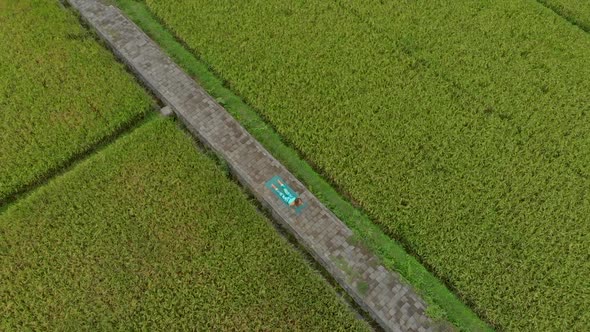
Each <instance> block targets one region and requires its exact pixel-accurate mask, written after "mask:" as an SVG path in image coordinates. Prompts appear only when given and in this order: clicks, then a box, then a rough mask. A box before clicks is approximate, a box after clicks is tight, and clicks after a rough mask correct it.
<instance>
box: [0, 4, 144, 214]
mask: <svg viewBox="0 0 590 332" xmlns="http://www.w3.org/2000/svg"><path fill="white" fill-rule="evenodd" d="M0 64H1V65H0V142H2V144H0V204H1V203H2V202H5V201H7V200H8V199H9V198H10V197H12V196H14V195H15V194H16V193H19V192H22V191H25V190H26V189H27V188H29V187H31V186H32V185H34V184H35V183H39V182H41V181H42V180H43V179H44V178H46V177H48V176H50V175H51V174H52V173H55V172H57V171H58V170H59V169H60V168H61V167H62V166H64V165H66V164H67V163H68V161H70V160H72V159H74V158H76V157H77V156H80V155H83V154H84V153H85V152H86V151H87V150H88V149H89V148H91V147H92V146H94V145H96V144H97V143H99V142H101V141H103V140H105V139H106V138H107V137H109V136H111V135H113V134H114V133H116V132H117V131H121V130H123V129H124V128H126V127H128V126H129V125H130V124H132V123H134V122H137V120H138V119H140V118H142V117H143V116H144V115H145V113H146V112H147V111H149V110H151V108H152V105H153V104H154V102H153V101H152V100H151V98H150V97H149V95H148V94H147V93H146V92H145V91H144V90H143V89H142V88H141V87H140V86H139V85H138V84H137V83H136V82H135V81H134V79H133V77H132V76H131V75H130V74H128V73H127V72H126V71H125V69H124V67H123V66H122V65H121V64H119V63H118V62H117V61H116V60H115V58H114V57H113V55H112V54H111V53H110V52H109V51H108V50H107V49H105V48H104V47H103V46H102V45H100V44H99V43H98V42H97V41H96V40H95V39H94V37H93V35H92V34H91V33H90V32H89V31H87V30H86V29H84V28H83V27H82V26H81V25H80V23H79V22H78V19H77V18H76V16H75V15H74V14H73V13H72V12H70V11H67V10H64V9H63V8H61V7H60V6H59V4H58V1H53V0H34V1H33V0H25V1H11V0H0Z"/></svg>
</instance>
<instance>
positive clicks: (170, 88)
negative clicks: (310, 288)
mask: <svg viewBox="0 0 590 332" xmlns="http://www.w3.org/2000/svg"><path fill="white" fill-rule="evenodd" d="M67 1H68V2H69V3H70V5H72V6H73V7H74V8H76V9H77V10H78V11H79V12H80V14H81V15H82V18H83V19H84V20H85V21H86V22H88V24H89V25H90V26H92V27H93V28H94V29H95V30H96V31H97V32H98V34H99V35H100V36H101V37H102V38H103V39H104V40H105V41H106V42H107V44H108V45H110V47H111V48H112V50H113V51H114V52H115V53H116V54H117V56H118V57H119V58H120V59H121V60H122V61H124V62H125V63H126V64H127V65H128V66H129V67H130V68H131V69H132V70H133V71H134V72H135V73H136V74H137V76H138V77H139V78H140V79H141V80H142V81H143V82H144V83H145V84H146V85H147V86H148V87H150V88H151V90H153V92H154V93H155V94H156V95H157V96H158V97H159V98H160V99H161V100H162V101H164V102H165V103H166V104H167V105H169V106H170V107H171V108H172V110H173V111H174V113H175V114H176V115H177V116H178V118H179V119H181V120H182V121H183V122H184V124H185V125H186V126H187V128H188V129H189V130H190V131H191V132H192V133H193V135H195V136H196V137H197V138H199V139H200V140H201V141H202V142H203V143H205V144H206V145H207V146H209V147H210V148H212V149H213V150H214V151H215V152H216V153H217V154H218V155H220V156H221V157H222V158H224V159H225V160H226V161H227V162H228V164H229V165H230V167H231V169H232V171H233V173H234V174H235V175H236V176H237V178H238V179H239V180H240V182H241V183H242V184H243V185H244V186H246V187H247V188H248V189H249V190H250V192H251V193H253V195H254V196H255V197H256V198H257V199H258V200H259V201H260V202H262V204H263V205H264V206H265V207H266V208H268V209H269V210H270V211H271V212H272V214H273V216H274V217H275V218H276V220H277V221H278V222H280V223H281V224H282V225H283V226H285V227H286V228H287V229H288V230H289V231H290V232H291V233H292V234H294V235H295V237H296V238H297V240H298V241H299V242H300V243H301V244H302V245H303V246H304V247H305V248H306V249H307V250H308V251H309V252H310V253H311V254H312V255H313V256H314V257H315V259H317V260H318V261H319V262H320V263H321V264H322V265H323V266H324V268H325V269H326V270H327V271H328V272H329V273H330V274H331V275H332V276H333V277H334V278H335V279H336V280H337V281H338V282H339V283H340V285H342V287H343V288H344V289H345V290H346V291H347V292H348V293H349V294H350V295H351V296H352V298H354V300H355V301H356V302H357V303H358V304H359V305H360V306H361V307H362V308H363V309H364V310H366V311H367V312H368V313H369V314H370V315H371V316H372V317H373V318H374V319H375V320H376V321H377V323H379V325H380V326H382V327H383V328H384V329H385V330H387V331H433V330H435V329H436V328H435V325H434V323H433V322H432V321H431V320H430V319H429V318H428V317H426V316H425V314H424V311H425V309H426V305H425V303H424V301H423V300H422V299H421V298H420V297H419V296H417V295H416V293H414V291H412V289H411V288H410V287H409V286H408V285H406V284H404V283H401V282H400V277H399V275H398V274H397V273H394V272H391V271H388V270H387V269H385V267H383V266H382V265H381V264H380V263H379V261H378V259H377V258H376V257H375V256H374V255H373V254H372V253H370V252H369V251H368V250H367V249H366V248H364V247H363V246H362V245H360V244H358V243H357V242H356V241H353V239H352V235H353V234H352V231H351V230H350V229H349V228H348V227H347V226H346V225H345V224H344V223H342V221H340V220H339V219H338V218H337V217H336V216H335V215H334V214H332V212H331V211H330V210H328V209H327V208H326V207H325V206H324V205H322V204H321V203H320V201H319V200H318V199H317V198H316V197H315V196H313V195H312V194H311V193H310V192H309V191H308V190H307V189H306V188H305V187H304V186H303V185H302V184H301V183H300V182H299V181H298V180H297V179H296V178H295V177H294V176H293V175H292V174H291V173H290V172H289V171H288V170H287V169H286V168H285V167H284V166H283V165H282V164H281V163H280V162H278V161H277V160H276V159H275V158H273V156H271V155H270V154H269V153H268V151H266V150H265V149H264V148H263V147H262V145H261V144H260V143H258V141H257V140H256V139H254V138H253V137H252V136H251V135H250V134H249V133H248V132H247V131H246V130H245V129H244V128H242V126H240V124H238V122H236V120H234V119H233V118H232V117H231V115H230V114H229V113H228V112H227V111H226V110H225V109H224V108H223V107H221V106H220V105H219V104H218V103H217V102H216V101H215V99H213V98H212V97H211V96H209V95H208V94H207V93H206V92H205V91H204V90H203V89H202V88H201V87H200V86H199V85H198V84H197V83H196V82H195V81H193V79H191V78H190V77H189V76H188V75H187V74H185V73H184V72H183V70H182V69H180V68H179V67H178V66H177V65H176V64H175V63H174V62H173V61H172V60H171V59H170V58H169V57H168V56H166V54H165V53H164V52H163V51H162V50H161V49H160V48H159V47H158V46H157V45H156V44H155V43H154V42H153V41H152V40H151V39H150V38H149V37H148V36H147V35H146V34H145V33H144V32H143V31H142V30H141V29H140V28H138V27H137V26H136V25H135V24H134V23H133V22H132V21H130V20H129V19H127V18H126V17H125V16H124V15H123V14H122V13H121V11H120V10H119V9H118V8H116V7H113V6H111V5H108V4H107V3H106V2H104V1H103V0H67ZM275 175H278V176H280V177H281V178H282V179H284V180H285V182H286V183H287V184H288V185H289V186H290V187H291V188H293V189H294V190H295V191H296V192H297V193H300V197H301V198H302V199H303V201H304V202H305V203H306V207H305V208H304V209H303V210H302V211H301V213H299V214H297V213H295V210H294V209H293V208H291V207H289V206H287V205H286V204H284V203H283V202H282V201H281V200H280V199H279V198H278V197H277V196H276V195H275V193H273V192H272V190H269V189H268V188H267V187H266V186H265V183H266V182H267V181H268V180H269V179H271V178H273V177H274V176H275Z"/></svg>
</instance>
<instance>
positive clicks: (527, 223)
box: [146, 0, 590, 331]
mask: <svg viewBox="0 0 590 332" xmlns="http://www.w3.org/2000/svg"><path fill="white" fill-rule="evenodd" d="M146 4H147V5H148V6H149V8H150V9H151V10H152V11H153V13H154V14H155V15H156V16H157V17H158V18H159V19H160V20H162V22H164V23H165V24H166V25H167V27H168V28H169V29H170V30H171V31H172V32H173V33H174V34H175V35H176V36H177V37H178V38H180V39H181V40H182V41H183V42H184V43H186V45H188V46H189V47H190V48H191V50H192V51H193V52H194V53H195V54H197V55H198V56H199V57H200V58H201V59H203V60H204V61H205V62H207V63H208V64H209V65H210V66H211V68H212V69H213V70H214V71H215V72H216V73H217V74H218V75H219V76H220V77H222V78H223V79H224V80H225V81H226V82H227V86H229V87H230V88H231V89H232V90H234V91H236V93H238V94H239V95H240V96H242V97H243V98H244V100H246V101H247V102H248V103H249V104H250V105H252V106H253V107H254V108H255V109H256V110H258V111H259V112H260V113H261V114H262V116H263V117H265V119H266V120H267V121H268V122H269V123H270V124H271V125H272V126H273V127H274V128H275V129H276V130H277V131H278V132H279V133H280V134H281V135H282V136H283V138H284V139H285V141H287V142H289V143H290V144H291V145H292V146H294V147H296V148H297V149H298V150H299V151H300V153H301V154H302V156H304V157H305V158H306V159H307V160H309V161H310V162H311V163H312V164H313V165H315V166H316V168H317V169H318V170H319V171H321V172H322V174H324V175H325V176H326V177H328V178H329V179H331V180H332V181H333V182H334V183H335V184H336V185H337V186H339V188H340V189H341V190H342V191H343V192H345V193H346V194H348V195H350V197H351V198H352V199H353V200H354V201H355V202H356V203H357V204H359V205H360V206H361V207H362V208H364V210H365V211H367V212H368V213H369V214H370V215H371V216H372V217H373V218H374V220H375V222H377V223H378V224H379V225H381V227H382V228H383V229H385V230H386V231H387V233H388V234H389V235H390V236H391V237H393V238H395V239H398V240H400V241H402V242H403V243H404V244H405V245H406V246H407V248H409V250H411V251H412V252H413V253H414V254H415V255H416V256H417V257H419V258H420V259H421V260H422V261H423V262H424V263H425V264H426V265H427V266H429V267H430V269H431V271H433V272H434V273H435V274H436V275H438V276H439V277H440V278H441V279H443V280H445V281H446V282H447V283H448V284H449V285H450V286H451V287H452V288H453V289H454V290H455V291H456V293H457V294H458V295H459V296H460V297H461V298H462V299H463V300H464V301H465V302H467V303H469V304H470V305H471V306H472V307H473V308H474V310H476V311H477V312H478V313H479V314H480V315H481V316H482V317H484V318H485V320H486V321H488V322H489V323H491V324H492V325H493V326H495V327H497V328H499V329H501V330H508V331H563V330H572V331H573V330H584V328H585V327H587V326H589V325H590V316H589V313H588V311H587V310H585V308H588V307H590V285H589V284H588V283H587V282H586V279H587V278H585V276H586V275H590V259H589V257H588V253H589V252H590V238H589V236H588V234H590V220H589V219H588V216H589V215H590V214H589V213H590V200H589V199H588V188H589V185H590V183H589V181H590V169H589V168H588V167H589V166H588V165H590V154H589V151H590V137H589V135H590V134H589V133H590V130H589V129H590V128H588V127H589V126H590V124H589V123H588V121H586V120H587V117H588V113H589V112H590V100H589V99H588V98H587V93H586V92H587V91H589V88H590V86H589V84H590V82H589V81H588V80H587V79H586V77H590V57H588V50H590V36H588V34H587V33H585V32H584V31H583V30H581V29H579V28H577V27H576V26H573V25H572V24H570V23H569V22H567V21H566V20H565V19H564V18H563V17H560V16H559V15H556V14H555V13H554V12H552V11H550V10H548V9H547V8H545V7H543V6H542V5H540V4H538V3H536V2H534V1H519V2H514V1H481V2H473V1H454V2H449V1H442V0H439V1H430V2H428V3H423V2H414V1H401V2H397V1H371V2H368V3H367V2H360V1H354V0H350V1H344V0H342V1H336V0H334V1H324V2H293V1H286V0H271V1H244V2H235V1H214V2H213V1H205V0H201V1H188V0H181V1H175V2H170V1H162V0H147V1H146ZM197 31H198V33H197Z"/></svg>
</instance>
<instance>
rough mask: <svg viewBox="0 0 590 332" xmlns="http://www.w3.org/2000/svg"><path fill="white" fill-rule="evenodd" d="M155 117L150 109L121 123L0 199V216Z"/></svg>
mask: <svg viewBox="0 0 590 332" xmlns="http://www.w3.org/2000/svg"><path fill="white" fill-rule="evenodd" d="M155 115H156V113H155V112H153V111H152V109H150V110H148V111H147V112H143V113H139V114H137V116H135V117H132V118H131V119H130V120H129V121H127V122H124V123H122V124H121V126H119V127H118V128H116V129H115V130H113V131H112V132H111V133H109V134H107V135H105V136H104V137H102V138H100V139H98V140H97V141H96V142H95V143H93V144H90V145H89V146H88V147H87V148H84V149H83V150H81V151H80V152H78V153H74V154H73V155H72V156H71V157H70V158H68V159H67V160H65V161H64V162H62V163H59V164H58V165H56V166H55V167H54V168H51V169H49V170H48V171H47V172H45V173H44V174H42V175H41V176H40V177H39V178H38V179H37V180H35V181H33V182H30V183H28V184H25V185H24V186H22V187H21V188H20V189H18V190H16V191H15V192H14V193H12V194H10V195H9V196H7V197H6V198H4V199H0V214H1V213H2V212H4V211H5V210H6V209H8V208H9V207H10V206H12V205H13V204H15V203H16V202H17V201H18V200H20V199H21V198H23V197H26V196H28V195H29V194H31V193H32V192H34V191H35V190H37V189H38V188H40V187H42V186H44V185H45V184H47V183H48V182H50V181H51V180H52V179H54V178H56V177H58V176H60V175H63V174H65V173H66V172H68V171H70V170H71V169H73V168H74V167H76V165H78V164H79V163H81V162H83V161H84V160H86V159H88V158H89V157H90V156H92V155H93V154H95V153H97V152H99V151H101V150H103V149H105V148H106V147H108V146H109V145H110V144H112V143H113V142H115V141H116V140H118V139H119V138H121V137H122V136H125V135H127V134H129V133H131V132H133V131H134V130H135V129H137V128H139V127H141V126H142V125H144V124H145V123H147V122H149V121H150V120H151V119H153V118H154V116H155Z"/></svg>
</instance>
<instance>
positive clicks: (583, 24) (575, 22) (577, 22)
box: [537, 0, 590, 33]
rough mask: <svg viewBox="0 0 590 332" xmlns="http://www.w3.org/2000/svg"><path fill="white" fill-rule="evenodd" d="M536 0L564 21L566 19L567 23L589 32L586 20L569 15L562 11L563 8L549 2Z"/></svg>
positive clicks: (589, 28) (589, 26) (589, 27)
mask: <svg viewBox="0 0 590 332" xmlns="http://www.w3.org/2000/svg"><path fill="white" fill-rule="evenodd" d="M537 2H538V3H539V4H540V5H541V6H543V7H545V8H547V9H549V10H550V11H552V12H553V13H554V14H555V15H557V16H559V17H561V18H562V19H564V20H565V21H567V22H568V23H570V24H572V25H574V26H576V27H578V28H579V29H580V30H582V31H584V32H586V33H590V25H588V24H587V23H586V22H584V21H582V20H579V19H577V18H576V17H574V16H573V15H570V14H569V13H566V12H564V11H563V10H561V9H560V8H559V7H557V6H555V5H552V4H550V3H548V2H547V1H545V0H537Z"/></svg>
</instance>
